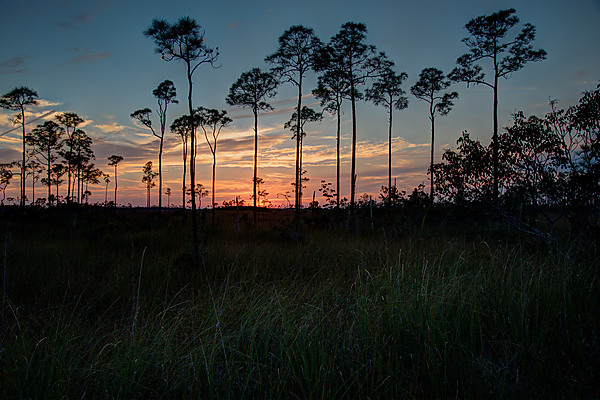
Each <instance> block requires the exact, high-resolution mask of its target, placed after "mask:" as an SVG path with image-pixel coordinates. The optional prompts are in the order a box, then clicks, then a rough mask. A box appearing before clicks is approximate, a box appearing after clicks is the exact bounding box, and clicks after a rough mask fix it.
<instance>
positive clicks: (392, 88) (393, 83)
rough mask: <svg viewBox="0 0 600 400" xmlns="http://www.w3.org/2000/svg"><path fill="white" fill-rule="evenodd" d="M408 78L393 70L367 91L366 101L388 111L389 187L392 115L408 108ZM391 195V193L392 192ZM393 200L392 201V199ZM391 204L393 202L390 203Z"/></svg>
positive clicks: (382, 76)
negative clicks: (395, 111) (404, 86)
mask: <svg viewBox="0 0 600 400" xmlns="http://www.w3.org/2000/svg"><path fill="white" fill-rule="evenodd" d="M406 78H408V75H407V74H406V73H405V72H401V73H400V74H396V73H395V72H394V71H393V70H392V69H389V70H388V71H386V72H385V73H383V74H382V75H381V76H380V77H379V78H378V79H377V80H376V81H375V82H374V83H373V85H372V86H371V87H370V88H369V89H367V90H366V99H367V100H369V101H372V102H373V103H374V104H375V105H378V106H379V105H382V106H384V107H385V108H386V109H387V110H388V114H389V123H388V187H389V188H391V187H392V114H393V112H394V109H396V110H403V109H405V108H406V107H408V98H407V97H406V92H405V91H404V90H402V88H401V86H402V82H403V81H404V80H405V79H406ZM390 193H391V192H390ZM390 200H391V199H390ZM388 203H389V204H391V201H388Z"/></svg>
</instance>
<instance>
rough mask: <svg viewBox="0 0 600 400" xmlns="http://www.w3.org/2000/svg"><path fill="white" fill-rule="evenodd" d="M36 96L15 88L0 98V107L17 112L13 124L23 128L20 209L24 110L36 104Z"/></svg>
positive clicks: (23, 139) (23, 166) (22, 177)
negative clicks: (18, 124)
mask: <svg viewBox="0 0 600 400" xmlns="http://www.w3.org/2000/svg"><path fill="white" fill-rule="evenodd" d="M37 97H38V94H37V92H36V91H34V90H32V89H30V88H28V87H25V86H21V87H17V88H15V89H13V90H11V91H10V92H8V93H6V94H4V95H2V97H0V107H2V108H5V109H7V110H11V111H17V112H18V114H17V115H16V116H15V119H14V122H15V124H17V123H20V124H21V127H22V128H23V134H22V142H23V149H22V153H21V155H22V161H21V207H25V198H26V195H25V176H26V175H25V162H26V161H25V137H26V136H27V135H26V134H25V108H26V107H27V106H29V105H34V104H37V100H36V99H37Z"/></svg>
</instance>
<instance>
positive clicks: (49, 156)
mask: <svg viewBox="0 0 600 400" xmlns="http://www.w3.org/2000/svg"><path fill="white" fill-rule="evenodd" d="M47 156H48V158H47V159H46V172H47V177H46V179H47V180H48V181H47V182H46V185H48V205H49V206H51V205H52V201H51V200H50V195H51V194H52V183H51V182H50V160H51V157H52V154H51V153H50V146H48V154H47Z"/></svg>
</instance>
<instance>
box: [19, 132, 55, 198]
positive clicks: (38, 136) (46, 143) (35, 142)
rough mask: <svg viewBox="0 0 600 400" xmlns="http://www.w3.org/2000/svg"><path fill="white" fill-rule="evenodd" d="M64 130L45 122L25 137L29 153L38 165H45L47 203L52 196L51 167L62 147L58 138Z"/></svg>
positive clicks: (44, 182)
mask: <svg viewBox="0 0 600 400" xmlns="http://www.w3.org/2000/svg"><path fill="white" fill-rule="evenodd" d="M63 133H64V129H63V128H62V127H61V126H59V125H58V124H57V123H56V122H54V121H46V122H44V123H43V124H40V125H38V126H37V127H36V128H35V129H33V130H32V131H31V134H29V135H27V137H26V138H25V140H26V141H27V143H28V144H29V146H30V149H31V153H32V154H33V156H34V157H36V158H37V160H38V161H39V162H40V163H43V164H45V167H46V174H47V178H46V179H45V180H43V182H42V183H43V184H44V185H46V186H47V187H48V202H49V203H50V204H52V203H51V195H52V190H51V188H52V179H51V174H52V165H53V163H54V162H55V161H56V159H57V158H58V155H57V153H56V152H57V151H58V150H59V149H60V147H61V146H62V142H61V140H60V137H61V136H62V134H63Z"/></svg>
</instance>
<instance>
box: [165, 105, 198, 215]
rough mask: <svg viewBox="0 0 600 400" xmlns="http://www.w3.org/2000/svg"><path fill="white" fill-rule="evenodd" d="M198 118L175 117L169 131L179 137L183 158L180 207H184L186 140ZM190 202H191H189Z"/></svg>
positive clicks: (193, 149) (187, 116) (196, 126)
mask: <svg viewBox="0 0 600 400" xmlns="http://www.w3.org/2000/svg"><path fill="white" fill-rule="evenodd" d="M199 122H200V121H199V120H198V117H197V116H194V118H193V119H192V118H190V116H189V115H182V116H181V117H179V118H177V119H176V120H175V121H173V122H172V123H171V132H173V133H175V134H176V135H177V136H179V138H180V139H181V155H182V159H183V177H182V180H181V182H182V183H181V191H182V200H181V201H182V202H181V207H182V208H183V209H185V195H186V193H187V189H186V187H187V186H186V184H185V176H186V172H187V167H186V164H187V156H188V141H189V138H190V135H191V132H192V127H193V129H196V128H198V126H199ZM191 150H192V152H193V154H194V156H195V155H196V148H192V149H191ZM190 203H191V202H190Z"/></svg>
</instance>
